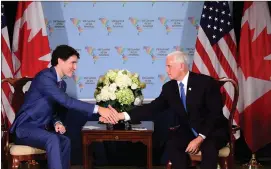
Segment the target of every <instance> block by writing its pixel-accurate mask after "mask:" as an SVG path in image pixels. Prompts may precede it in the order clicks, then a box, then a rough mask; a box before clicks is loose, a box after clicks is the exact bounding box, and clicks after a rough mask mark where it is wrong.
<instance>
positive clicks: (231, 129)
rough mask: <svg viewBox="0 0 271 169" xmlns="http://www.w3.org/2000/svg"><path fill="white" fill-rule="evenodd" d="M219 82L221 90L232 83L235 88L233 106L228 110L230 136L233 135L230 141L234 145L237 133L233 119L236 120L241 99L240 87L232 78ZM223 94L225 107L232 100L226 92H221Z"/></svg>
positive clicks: (224, 78) (222, 79) (219, 80)
mask: <svg viewBox="0 0 271 169" xmlns="http://www.w3.org/2000/svg"><path fill="white" fill-rule="evenodd" d="M217 82H218V84H219V85H220V87H221V88H222V87H223V86H224V84H225V83H227V82H229V83H231V84H232V86H233V88H234V96H233V100H232V104H231V106H230V107H228V109H229V111H230V115H229V124H228V128H229V131H230V134H231V137H230V139H231V140H230V141H231V143H232V142H233V141H234V140H233V139H234V137H233V134H235V132H236V130H233V119H234V114H235V111H236V106H237V102H238V97H239V86H238V84H237V82H236V81H234V80H233V79H230V78H226V77H223V78H219V79H217ZM221 92H222V99H223V103H224V105H225V103H226V100H227V99H230V98H228V97H227V94H226V91H225V90H221Z"/></svg>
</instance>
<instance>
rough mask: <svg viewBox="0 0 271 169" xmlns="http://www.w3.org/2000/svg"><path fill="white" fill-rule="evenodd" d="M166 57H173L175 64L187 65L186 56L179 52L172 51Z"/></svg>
mask: <svg viewBox="0 0 271 169" xmlns="http://www.w3.org/2000/svg"><path fill="white" fill-rule="evenodd" d="M167 56H173V57H174V59H175V62H176V63H185V64H187V63H188V58H187V55H186V54H185V53H184V52H181V51H174V52H171V53H169V54H168V55H167Z"/></svg>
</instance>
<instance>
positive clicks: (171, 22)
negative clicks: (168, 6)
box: [158, 16, 184, 35]
mask: <svg viewBox="0 0 271 169" xmlns="http://www.w3.org/2000/svg"><path fill="white" fill-rule="evenodd" d="M158 20H159V22H160V24H161V25H162V26H163V27H164V29H165V31H166V34H167V35H168V34H169V33H170V32H171V31H173V30H174V29H182V28H183V25H184V20H183V19H169V18H166V17H163V16H161V17H158Z"/></svg>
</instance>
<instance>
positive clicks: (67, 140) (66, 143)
mask: <svg viewBox="0 0 271 169" xmlns="http://www.w3.org/2000/svg"><path fill="white" fill-rule="evenodd" d="M63 138H64V139H63V140H64V141H63V143H64V144H65V146H67V147H71V140H70V138H69V137H67V136H64V137H63Z"/></svg>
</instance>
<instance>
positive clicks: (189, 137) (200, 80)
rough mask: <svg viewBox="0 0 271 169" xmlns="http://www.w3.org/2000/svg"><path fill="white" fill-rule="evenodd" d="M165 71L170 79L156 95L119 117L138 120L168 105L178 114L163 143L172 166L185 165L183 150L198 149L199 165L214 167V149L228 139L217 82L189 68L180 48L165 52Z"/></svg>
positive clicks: (179, 168)
mask: <svg viewBox="0 0 271 169" xmlns="http://www.w3.org/2000/svg"><path fill="white" fill-rule="evenodd" d="M166 71H167V74H168V76H169V77H170V79H171V81H169V82H167V83H165V84H164V85H163V88H162V91H161V93H160V95H159V97H158V98H156V99H155V100H154V101H152V102H151V103H149V104H145V105H143V106H141V107H137V108H135V109H133V110H131V111H130V112H128V114H127V113H126V112H123V113H119V119H120V120H123V119H124V120H131V121H138V120H141V119H143V118H145V117H151V116H153V115H155V113H158V112H162V111H164V110H166V109H168V108H171V110H173V113H175V114H176V117H179V119H178V120H176V121H178V123H179V124H178V125H177V126H175V132H174V133H172V135H171V137H170V139H169V141H168V142H167V147H166V151H167V152H168V154H169V159H170V160H171V162H172V165H173V167H174V168H175V169H188V167H189V161H188V160H189V159H188V158H189V157H188V154H187V153H192V154H195V153H197V152H198V151H199V150H201V152H202V162H201V169H216V167H217V162H218V151H219V149H220V148H222V147H223V146H225V145H226V143H227V142H228V140H229V134H228V129H227V124H228V123H227V119H226V118H225V117H224V115H223V112H222V108H223V103H222V96H221V93H220V89H219V86H218V85H217V83H216V81H215V79H213V78H211V77H209V76H206V75H201V74H196V73H193V72H190V71H189V69H188V64H187V56H186V55H185V54H184V53H182V52H180V51H175V52H173V53H170V54H168V56H167V58H166ZM111 109H112V111H115V110H114V109H113V108H111ZM100 120H101V121H104V122H106V121H107V120H106V119H103V118H101V119H100Z"/></svg>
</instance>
